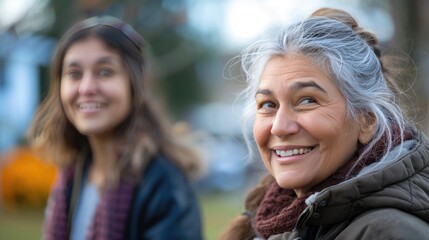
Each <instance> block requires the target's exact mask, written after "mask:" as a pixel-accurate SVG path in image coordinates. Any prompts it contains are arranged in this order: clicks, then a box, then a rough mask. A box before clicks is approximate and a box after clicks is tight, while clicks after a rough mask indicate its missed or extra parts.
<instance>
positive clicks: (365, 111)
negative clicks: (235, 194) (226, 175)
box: [222, 9, 429, 240]
mask: <svg viewBox="0 0 429 240" xmlns="http://www.w3.org/2000/svg"><path fill="white" fill-rule="evenodd" d="M242 60H243V62H242V64H243V68H244V72H245V74H246V80H247V83H248V86H247V88H246V89H245V90H244V92H243V94H242V96H243V97H245V99H246V102H247V108H246V110H245V113H244V120H246V121H247V122H249V121H250V122H252V123H253V138H254V141H255V142H256V145H257V147H258V150H259V153H260V156H261V158H262V162H263V163H264V166H265V168H266V170H267V172H268V175H267V176H266V177H264V178H263V179H262V181H261V182H260V184H259V185H258V186H257V187H256V188H254V189H253V190H252V191H251V192H250V193H249V195H248V197H247V199H246V204H245V207H246V211H245V213H244V214H243V215H242V216H240V217H238V218H237V219H236V220H235V221H234V222H233V223H232V225H231V227H230V229H229V230H228V231H227V232H226V233H225V235H224V236H223V238H222V239H230V240H232V239H270V240H275V239H279V240H280V239H282V240H286V239H291V240H292V239H426V238H427V237H428V236H429V211H428V209H429V201H428V197H427V196H428V192H429V167H428V166H429V142H428V140H427V138H426V137H425V136H423V134H422V133H420V132H419V131H418V130H417V129H416V128H415V127H413V124H412V123H411V122H410V121H408V120H407V119H406V118H405V116H404V114H403V112H402V110H401V108H400V106H399V104H398V95H397V94H398V93H400V90H399V89H398V88H397V86H396V84H395V82H394V80H393V78H392V75H391V74H390V68H389V67H388V65H387V62H386V60H385V59H384V58H383V57H382V55H381V53H380V49H379V46H378V45H377V38H376V37H375V36H374V35H373V34H372V33H370V32H368V31H365V30H364V29H362V28H360V27H359V26H358V24H357V23H356V21H355V20H354V19H353V18H352V17H351V16H350V15H349V14H348V13H347V12H344V11H341V10H336V9H320V10H318V11H316V12H315V13H314V14H313V15H312V16H311V17H310V18H308V19H306V20H304V21H302V22H299V23H297V24H294V25H291V26H290V27H288V28H286V29H284V30H283V31H281V32H280V34H278V35H277V36H276V37H273V38H269V39H266V40H262V41H259V42H257V43H255V44H254V45H252V46H250V47H249V48H248V49H247V50H246V51H245V52H244V53H243V58H242ZM244 126H248V124H246V123H245V125H244ZM245 136H247V139H248V142H249V149H251V148H252V146H253V145H252V142H251V140H250V136H248V135H247V132H245Z"/></svg>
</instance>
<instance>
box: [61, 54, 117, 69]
mask: <svg viewBox="0 0 429 240" xmlns="http://www.w3.org/2000/svg"><path fill="white" fill-rule="evenodd" d="M114 63H115V61H114V60H113V58H112V57H110V56H105V57H101V58H99V59H97V62H96V64H98V65H100V64H114ZM79 66H80V64H79V62H77V61H71V62H64V67H79Z"/></svg>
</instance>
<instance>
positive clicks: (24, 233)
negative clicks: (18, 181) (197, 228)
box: [0, 193, 243, 240]
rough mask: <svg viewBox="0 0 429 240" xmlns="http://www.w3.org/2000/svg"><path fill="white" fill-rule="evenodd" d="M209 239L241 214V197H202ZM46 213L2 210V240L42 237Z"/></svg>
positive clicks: (218, 195) (206, 235) (204, 219)
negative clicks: (44, 214)
mask: <svg viewBox="0 0 429 240" xmlns="http://www.w3.org/2000/svg"><path fill="white" fill-rule="evenodd" d="M199 200H200V204H201V210H202V214H203V221H204V224H203V225H204V236H205V239H206V240H215V239H219V237H220V235H221V234H222V232H223V231H224V230H225V229H226V227H227V226H228V224H229V223H230V222H231V220H232V219H233V218H234V217H235V216H237V215H238V214H240V213H241V211H242V209H243V207H242V206H243V198H242V196H240V195H237V194H234V195H228V194H221V193H218V194H204V195H199ZM42 221H43V210H42V209H38V210H34V209H33V210H28V209H17V210H5V209H1V207H0V239H12V240H33V239H41V236H42Z"/></svg>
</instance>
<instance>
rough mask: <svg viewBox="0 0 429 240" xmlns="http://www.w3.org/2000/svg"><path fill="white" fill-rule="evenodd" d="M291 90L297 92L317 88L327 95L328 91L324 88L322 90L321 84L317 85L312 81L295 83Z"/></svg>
mask: <svg viewBox="0 0 429 240" xmlns="http://www.w3.org/2000/svg"><path fill="white" fill-rule="evenodd" d="M290 88H291V89H292V90H296V91H297V90H301V89H304V88H316V89H318V90H320V91H321V92H324V93H327V91H326V90H325V89H324V88H322V87H321V86H320V85H319V84H317V83H316V82H314V81H311V80H309V81H299V82H294V83H293V84H292V85H291V87H290Z"/></svg>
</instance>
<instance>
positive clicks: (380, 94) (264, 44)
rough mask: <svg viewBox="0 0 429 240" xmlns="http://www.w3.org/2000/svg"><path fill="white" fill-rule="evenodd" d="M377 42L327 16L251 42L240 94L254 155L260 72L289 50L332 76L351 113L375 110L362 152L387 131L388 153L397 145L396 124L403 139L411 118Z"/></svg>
mask: <svg viewBox="0 0 429 240" xmlns="http://www.w3.org/2000/svg"><path fill="white" fill-rule="evenodd" d="M277 32H278V31H277ZM374 48H375V46H371V45H370V44H369V43H368V42H367V41H365V40H364V39H363V38H362V36H361V35H360V34H358V33H357V32H356V31H355V30H353V29H352V28H351V27H350V26H349V25H347V24H345V23H343V22H340V21H337V20H334V19H331V18H327V17H310V18H308V19H306V20H304V21H302V22H300V23H296V24H294V25H291V26H289V27H287V28H286V29H284V31H281V32H280V34H278V35H277V36H276V37H271V38H267V39H265V40H261V41H258V42H256V43H254V44H252V45H250V46H249V47H248V48H246V49H245V50H244V51H243V52H242V54H241V64H242V70H243V72H244V74H245V80H246V83H247V84H246V88H245V89H244V90H243V91H242V92H241V94H240V96H239V97H240V99H243V100H244V105H245V106H244V111H243V116H242V117H243V125H242V126H243V127H242V130H243V134H244V138H245V140H246V143H247V146H248V149H249V154H250V156H251V157H253V156H254V152H253V151H254V150H252V149H253V147H252V146H253V145H254V142H253V141H254V140H253V136H252V131H250V129H249V126H250V125H249V124H253V122H254V117H255V114H256V106H255V93H256V90H257V88H258V85H259V78H260V76H261V74H262V71H263V70H264V68H265V65H266V64H267V62H268V61H269V60H270V59H271V58H273V57H274V56H285V55H288V54H300V55H304V56H306V57H308V58H309V59H311V60H312V61H313V63H314V64H315V65H316V66H318V67H320V69H321V70H324V71H326V73H328V74H329V75H330V76H331V79H332V80H333V81H334V82H335V83H336V85H337V87H338V89H339V91H340V92H341V93H342V94H343V95H344V97H345V99H346V106H347V116H348V117H350V118H351V119H358V116H359V115H360V114H367V113H371V114H373V116H374V117H375V118H376V121H377V123H376V129H375V133H374V136H373V138H372V140H371V141H370V142H369V143H368V144H367V146H366V148H365V149H366V150H365V151H364V152H363V154H362V155H361V156H360V157H361V158H363V157H364V156H365V155H366V154H369V153H370V151H371V149H372V148H373V147H374V145H375V143H376V142H377V141H378V140H380V138H382V137H383V136H386V143H385V146H386V149H385V152H384V155H383V157H382V159H384V158H385V156H386V154H387V153H389V152H390V151H391V149H392V147H393V145H394V143H393V139H392V137H393V129H392V127H395V128H397V129H398V130H399V133H400V137H401V139H400V143H401V144H402V143H403V141H404V135H403V132H404V129H406V127H407V125H408V124H410V123H409V122H408V121H407V120H406V118H405V116H404V114H403V112H402V110H401V108H400V106H399V104H398V103H397V99H396V98H397V96H395V93H394V91H392V89H390V88H389V85H388V83H387V81H386V79H385V76H384V73H383V67H382V64H381V60H380V58H379V56H378V54H379V53H378V52H377V51H378V50H376V51H375V49H374ZM398 156H399V154H398Z"/></svg>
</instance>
